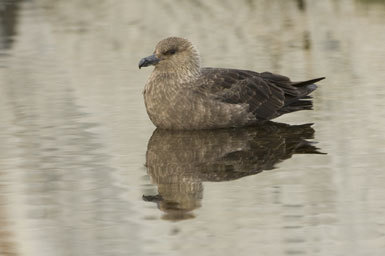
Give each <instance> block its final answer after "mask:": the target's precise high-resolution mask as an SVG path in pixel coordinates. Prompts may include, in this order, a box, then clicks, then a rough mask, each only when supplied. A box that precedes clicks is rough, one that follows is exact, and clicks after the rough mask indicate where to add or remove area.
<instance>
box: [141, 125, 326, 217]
mask: <svg viewBox="0 0 385 256" xmlns="http://www.w3.org/2000/svg"><path fill="white" fill-rule="evenodd" d="M313 135H314V130H313V129H312V128H311V124H304V125H294V126H291V125H287V124H278V123H273V122H267V123H266V124H264V125H263V126H259V127H249V128H241V129H221V130H199V131H169V130H158V129H157V130H155V132H154V134H153V135H152V137H151V139H150V141H149V143H148V148H147V159H146V166H147V170H148V173H149V175H150V176H151V179H152V181H153V182H154V183H155V184H157V186H158V192H159V195H158V196H155V197H154V196H144V199H145V200H148V201H155V202H157V203H158V205H159V207H160V208H161V209H162V210H163V211H165V212H167V213H168V214H169V215H170V214H171V213H172V214H171V215H172V216H174V217H175V216H178V218H182V219H183V217H181V216H184V215H183V214H186V213H188V212H190V211H192V210H193V209H195V208H197V207H200V200H201V199H202V196H203V195H202V193H203V187H202V184H201V182H202V181H229V180H234V179H238V178H241V177H244V176H248V175H253V174H256V173H259V172H261V171H263V170H270V169H273V168H274V165H275V164H277V163H278V162H280V161H283V160H285V159H288V158H290V157H291V156H292V155H293V154H296V153H309V154H319V153H320V152H318V151H317V148H316V147H315V146H314V145H312V144H311V143H310V142H308V141H306V139H312V138H313ZM182 213H183V214H182ZM181 214H182V215H181ZM168 217H169V218H173V217H170V216H168ZM189 217H191V215H189ZM175 218H176V217H175Z"/></svg>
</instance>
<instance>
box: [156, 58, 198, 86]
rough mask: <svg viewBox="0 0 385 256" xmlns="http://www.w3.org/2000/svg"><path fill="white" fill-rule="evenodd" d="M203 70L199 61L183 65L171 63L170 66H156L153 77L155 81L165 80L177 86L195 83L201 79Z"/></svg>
mask: <svg viewBox="0 0 385 256" xmlns="http://www.w3.org/2000/svg"><path fill="white" fill-rule="evenodd" d="M200 74H201V68H200V62H199V59H198V58H197V59H193V60H191V61H189V62H186V63H183V65H177V64H175V65H174V63H170V65H167V66H166V65H162V66H156V67H155V69H154V71H153V72H152V74H151V76H152V77H153V78H154V79H165V80H167V81H169V82H172V81H174V82H175V83H177V84H182V83H188V82H192V81H195V80H196V79H198V78H199V77H200Z"/></svg>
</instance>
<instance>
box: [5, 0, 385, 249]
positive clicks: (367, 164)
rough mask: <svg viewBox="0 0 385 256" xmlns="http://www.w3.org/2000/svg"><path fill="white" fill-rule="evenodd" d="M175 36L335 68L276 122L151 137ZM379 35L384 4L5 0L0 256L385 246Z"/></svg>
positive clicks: (214, 51) (317, 70) (384, 101)
mask: <svg viewBox="0 0 385 256" xmlns="http://www.w3.org/2000/svg"><path fill="white" fill-rule="evenodd" d="M170 35H177V36H183V37H186V38H189V39H190V40H191V41H192V42H194V43H195V44H196V46H197V47H198V49H200V51H201V55H202V59H203V63H204V65H206V66H216V67H237V68H244V69H252V70H257V71H265V70H268V71H272V72H277V73H281V74H285V75H289V76H290V77H291V78H292V79H293V80H300V79H306V78H314V77H318V76H326V77H327V80H325V81H323V82H322V83H321V86H320V88H319V89H318V90H317V91H316V92H315V93H314V105H315V109H314V111H303V112H299V113H294V114H290V115H287V116H284V117H281V118H279V119H277V120H275V121H276V122H279V123H280V124H279V123H271V124H269V125H267V126H264V127H259V128H256V129H237V130H222V131H204V132H166V131H160V130H157V131H155V127H154V126H153V125H152V124H151V122H150V121H149V119H148V117H147V115H146V112H145V107H144V103H143V98H142V89H143V86H144V84H145V82H146V80H147V77H148V76H149V74H150V72H151V68H147V69H142V70H138V68H137V63H138V61H139V59H140V58H142V57H144V56H147V55H149V54H150V53H151V52H152V51H153V47H154V45H155V43H156V42H157V41H159V40H160V39H162V38H164V37H166V36H170ZM384 42H385V1H381V0H372V1H369V0H367V1H364V0H338V1H336V0H322V1H317V0H308V1H306V0H303V1H300V0H298V1H295V0H255V1H252V0H248V1H246V0H244V1H230V0H229V1H219V0H213V1H200V0H196V1H171V0H165V1H150V0H143V1H125V0H121V1H115V0H85V1H75V0H58V1H51V0H28V1H27V0H25V1H22V0H5V1H4V0H1V1H0V149H1V154H0V255H23V256H35V255H36V256H37V255H38V256H51V255H82V256H83V255H92V256H93V255H274V256H276V255H325V256H326V255H327V256H330V255H343V256H345V255H365V256H366V255H384V253H385V217H384V212H385V185H384V184H385V167H384V166H385V85H384V81H385V66H384V63H385V47H384ZM309 122H312V123H314V125H313V126H312V127H310V126H309V125H302V126H301V124H305V123H309ZM154 131H155V132H154ZM315 142H317V143H316V144H315ZM321 153H326V154H321Z"/></svg>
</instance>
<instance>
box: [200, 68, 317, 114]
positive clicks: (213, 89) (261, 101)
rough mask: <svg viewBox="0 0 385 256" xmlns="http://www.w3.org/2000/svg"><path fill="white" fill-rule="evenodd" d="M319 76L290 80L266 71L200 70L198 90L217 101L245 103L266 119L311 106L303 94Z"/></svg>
mask: <svg viewBox="0 0 385 256" xmlns="http://www.w3.org/2000/svg"><path fill="white" fill-rule="evenodd" d="M322 79H323V78H318V79H313V80H309V81H303V82H291V81H290V79H289V78H287V77H285V76H281V75H276V74H272V73H269V72H264V73H257V72H253V71H247V70H238V69H219V68H203V69H202V83H201V84H202V86H200V87H199V88H197V91H198V92H201V93H203V94H209V95H210V94H211V95H213V97H214V98H216V99H217V100H219V101H222V102H226V103H231V104H248V106H249V111H250V112H251V113H253V115H254V116H255V117H256V118H257V119H258V120H268V119H272V118H274V117H277V116H279V115H282V114H284V113H288V112H293V111H296V110H302V109H311V107H312V103H311V101H309V100H305V99H308V98H309V96H307V95H308V94H309V93H311V92H312V91H313V90H315V89H316V88H317V87H316V85H314V84H313V83H315V82H317V81H319V80H322Z"/></svg>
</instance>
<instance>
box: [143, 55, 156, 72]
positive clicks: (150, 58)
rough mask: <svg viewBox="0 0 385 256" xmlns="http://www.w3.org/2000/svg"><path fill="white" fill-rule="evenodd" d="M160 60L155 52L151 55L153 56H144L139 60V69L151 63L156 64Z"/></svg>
mask: <svg viewBox="0 0 385 256" xmlns="http://www.w3.org/2000/svg"><path fill="white" fill-rule="evenodd" d="M159 61H160V59H159V58H158V57H156V55H155V54H153V55H151V56H148V57H146V58H143V59H141V60H140V61H139V69H140V68H141V67H147V66H150V65H155V64H157V63H158V62H159Z"/></svg>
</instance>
